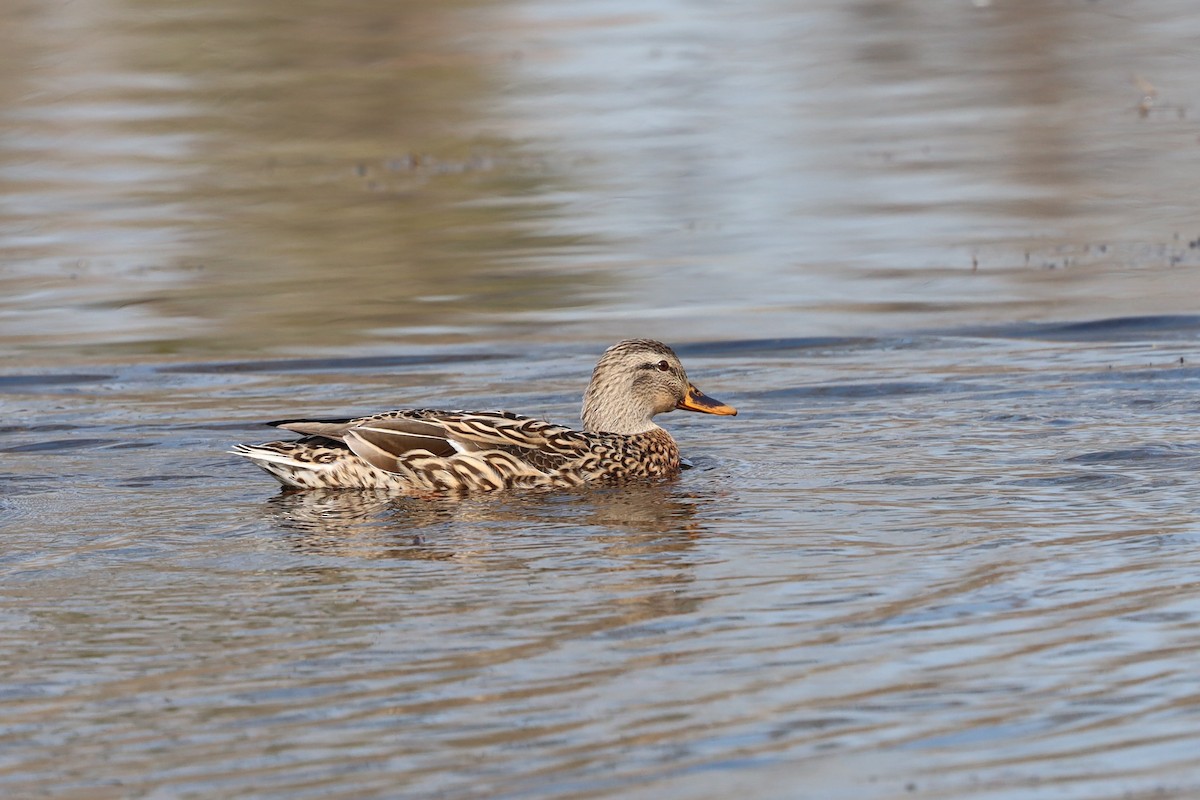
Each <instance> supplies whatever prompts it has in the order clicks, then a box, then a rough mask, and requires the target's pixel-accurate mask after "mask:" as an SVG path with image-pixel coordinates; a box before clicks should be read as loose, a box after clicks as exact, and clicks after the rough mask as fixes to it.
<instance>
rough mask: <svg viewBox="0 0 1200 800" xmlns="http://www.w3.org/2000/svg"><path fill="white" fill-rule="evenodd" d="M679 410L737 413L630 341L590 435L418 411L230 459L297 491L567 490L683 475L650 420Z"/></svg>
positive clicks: (535, 423) (510, 419)
mask: <svg viewBox="0 0 1200 800" xmlns="http://www.w3.org/2000/svg"><path fill="white" fill-rule="evenodd" d="M675 408H683V409H687V410H689V411H700V412H704V413H708V414H721V415H731V414H736V413H737V412H736V411H735V410H734V409H733V408H731V407H730V406H727V405H723V404H721V403H719V402H717V401H715V400H712V399H711V398H708V397H706V396H705V395H704V394H703V393H701V392H700V390H698V389H697V388H696V387H695V386H693V385H691V384H690V383H689V382H688V379H687V374H686V373H685V372H684V370H683V365H681V364H680V363H679V359H678V357H676V355H675V353H674V352H672V351H671V349H670V348H669V347H667V346H666V345H664V344H662V343H661V342H656V341H653V340H650V339H627V340H625V341H623V342H618V343H617V344H615V345H613V346H612V347H610V348H609V349H608V350H607V351H605V353H604V355H603V356H602V357H601V359H600V361H599V363H598V364H597V365H596V369H595V371H594V372H593V373H592V380H591V383H590V384H589V385H588V389H587V392H586V393H585V395H584V403H583V422H584V430H582V431H579V430H573V429H571V428H568V427H565V426H562V425H555V424H554V423H551V422H545V421H542V420H538V419H533V418H531V417H524V416H521V415H520V414H513V413H512V412H508V411H483V412H466V411H437V410H432V409H412V410H402V411H388V412H385V413H383V414H375V415H373V416H369V417H359V418H357V419H349V420H288V421H282V422H273V423H270V424H271V425H274V426H275V427H278V428H282V429H284V430H289V431H294V432H296V433H300V434H303V435H304V438H302V439H297V440H293V441H286V442H283V441H281V442H268V443H266V444H259V445H236V446H234V448H233V449H232V451H231V452H233V453H236V454H238V455H242V456H245V457H247V458H249V459H251V460H252V461H254V463H256V464H258V465H259V466H260V467H262V468H263V469H265V470H266V471H267V472H269V473H271V474H272V475H274V476H275V477H276V478H277V479H279V481H280V482H281V483H283V484H284V485H285V486H289V487H292V488H297V489H318V488H322V489H330V488H359V489H386V490H388V491H394V492H397V493H403V494H429V493H442V492H472V491H493V490H496V489H507V488H555V487H570V486H579V485H581V484H583V483H588V482H593V481H603V482H612V481H621V480H626V479H631V478H654V477H660V476H666V475H671V474H674V473H675V472H677V471H678V470H679V449H678V448H677V447H676V445H675V440H674V439H672V438H671V435H670V434H669V433H667V432H666V431H665V430H663V429H662V428H660V427H658V426H657V425H655V424H654V422H653V421H652V418H653V417H654V415H655V414H659V413H663V412H666V411H671V410H672V409H675Z"/></svg>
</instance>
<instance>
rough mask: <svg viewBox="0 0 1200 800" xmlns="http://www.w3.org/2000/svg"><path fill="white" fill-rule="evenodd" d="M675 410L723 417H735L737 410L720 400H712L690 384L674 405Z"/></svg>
mask: <svg viewBox="0 0 1200 800" xmlns="http://www.w3.org/2000/svg"><path fill="white" fill-rule="evenodd" d="M675 407H676V408H682V409H684V410H685V411H699V412H701V413H703V414H720V415H721V416H723V417H733V416H737V409H736V408H734V407H733V406H727V405H725V404H724V403H722V402H721V401H720V400H714V399H712V398H711V397H709V396H708V395H706V394H705V393H704V392H702V391H700V390H699V389H697V388H696V387H695V386H693V385H692V384H690V383H689V384H688V390H687V394H686V395H684V397H683V399H682V400H680V401H679V402H678V403H676V404H675Z"/></svg>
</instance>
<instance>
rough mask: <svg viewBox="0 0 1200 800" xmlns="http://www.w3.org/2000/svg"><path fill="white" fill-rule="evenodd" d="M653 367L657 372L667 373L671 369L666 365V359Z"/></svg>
mask: <svg viewBox="0 0 1200 800" xmlns="http://www.w3.org/2000/svg"><path fill="white" fill-rule="evenodd" d="M654 366H656V367H658V371H659V372H667V371H669V370H670V369H671V365H670V364H668V363H667V360H666V359H663V360H662V361H660V362H658V363H657V364H655V365H654Z"/></svg>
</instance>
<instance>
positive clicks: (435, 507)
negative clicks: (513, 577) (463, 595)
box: [266, 482, 715, 560]
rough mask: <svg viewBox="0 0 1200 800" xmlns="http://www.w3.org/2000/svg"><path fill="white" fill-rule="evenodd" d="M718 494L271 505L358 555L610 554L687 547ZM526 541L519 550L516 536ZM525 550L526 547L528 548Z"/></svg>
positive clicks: (311, 496) (609, 489) (648, 489)
mask: <svg viewBox="0 0 1200 800" xmlns="http://www.w3.org/2000/svg"><path fill="white" fill-rule="evenodd" d="M714 500H715V498H714V496H713V495H712V494H705V493H702V492H696V491H693V490H687V489H684V488H683V487H682V486H680V485H679V484H678V483H676V482H666V483H653V484H631V485H624V486H606V487H594V488H588V489H581V490H576V491H569V492H557V493H530V492H523V493H493V494H487V495H479V496H471V497H466V498H434V499H428V498H410V497H396V496H393V495H388V494H387V493H385V492H375V491H370V490H324V491H322V490H314V491H301V492H281V493H280V494H278V495H276V496H275V497H273V498H271V499H270V500H268V501H267V503H266V511H267V513H268V514H269V515H270V516H271V517H272V518H273V521H274V522H275V523H276V524H277V525H279V526H280V527H282V528H283V529H284V530H286V531H288V532H289V533H293V534H297V537H296V538H295V539H294V543H295V545H296V546H297V547H299V548H300V549H303V550H305V551H309V552H316V553H320V554H323V555H331V556H342V557H352V558H405V559H422V560H429V559H433V560H450V559H465V560H472V559H473V557H478V556H480V555H481V554H482V553H483V552H486V553H487V554H490V555H491V556H493V557H501V554H502V553H504V552H508V553H510V555H511V556H513V557H517V558H521V559H528V558H529V557H530V555H531V553H530V552H529V551H530V549H531V548H537V547H538V546H539V542H546V541H550V542H553V543H554V544H555V546H557V545H558V544H561V541H562V538H563V537H579V536H584V537H586V538H587V540H589V541H590V542H592V543H600V544H603V545H604V550H605V552H606V554H608V555H613V556H616V555H620V554H623V553H630V554H652V553H654V552H663V553H664V554H665V553H670V552H674V553H678V552H680V551H681V550H686V549H689V548H690V547H691V546H692V542H693V541H694V539H695V538H696V537H697V536H698V535H699V533H700V531H701V528H702V525H701V523H700V522H699V521H698V517H697V515H698V512H699V511H700V510H701V509H702V508H703V507H704V506H706V505H708V504H710V503H712V502H714ZM518 537H519V539H520V542H521V544H522V546H521V547H512V546H511V545H513V544H514V543H515V540H516V538H518ZM516 551H521V553H520V555H518V553H517V552H516Z"/></svg>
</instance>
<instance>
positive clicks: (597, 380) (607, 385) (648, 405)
mask: <svg viewBox="0 0 1200 800" xmlns="http://www.w3.org/2000/svg"><path fill="white" fill-rule="evenodd" d="M676 408H682V409H685V410H687V411H699V412H702V413H704V414H721V415H725V416H729V415H733V414H736V413H737V411H736V410H735V409H734V408H733V407H731V406H727V405H725V404H724V403H721V402H719V401H717V400H714V399H712V398H711V397H708V396H707V395H705V394H704V393H703V392H701V391H700V390H699V389H697V388H696V387H695V386H693V385H692V384H691V383H690V382H689V381H688V377H687V373H686V372H684V370H683V365H682V364H680V363H679V357H678V356H676V355H675V352H674V351H673V350H671V348H669V347H667V346H666V345H665V344H663V343H662V342H656V341H654V340H653V339H626V340H625V341H623V342H617V343H616V344H614V345H613V346H612V347H610V348H608V350H606V351H604V355H603V356H601V357H600V361H599V363H597V364H596V369H595V370H593V372H592V382H591V383H590V384H588V388H587V392H585V393H584V395H583V427H584V429H586V430H589V431H603V432H606V433H642V432H643V431H648V430H650V429H651V428H653V427H655V425H654V423H653V422H652V421H651V420H652V419H653V417H654V415H655V414H662V413H665V412H667V411H673V410H674V409H676Z"/></svg>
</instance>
